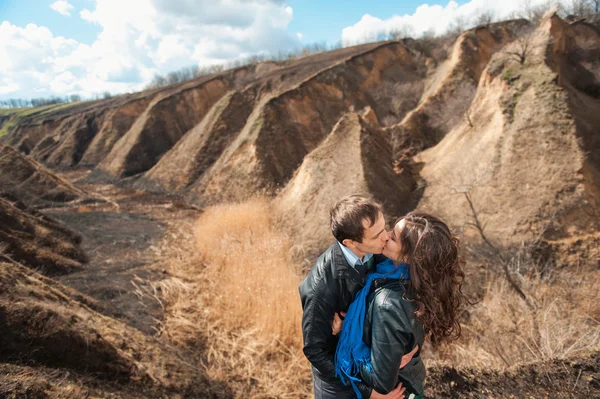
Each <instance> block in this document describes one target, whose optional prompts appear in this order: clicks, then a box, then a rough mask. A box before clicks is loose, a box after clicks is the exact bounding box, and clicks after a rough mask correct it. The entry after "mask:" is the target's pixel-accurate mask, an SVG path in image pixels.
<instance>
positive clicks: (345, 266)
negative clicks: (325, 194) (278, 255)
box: [299, 195, 404, 399]
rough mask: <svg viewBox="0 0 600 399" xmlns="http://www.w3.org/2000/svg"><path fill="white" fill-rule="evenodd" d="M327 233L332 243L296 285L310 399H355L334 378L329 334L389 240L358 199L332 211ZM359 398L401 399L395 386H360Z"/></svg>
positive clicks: (374, 212)
mask: <svg viewBox="0 0 600 399" xmlns="http://www.w3.org/2000/svg"><path fill="white" fill-rule="evenodd" d="M331 232H332V233H333V236H334V237H335V238H336V240H337V242H336V243H334V244H333V245H332V246H331V247H329V249H327V250H326V251H325V252H324V253H323V254H322V255H321V256H320V257H319V259H317V262H316V263H315V265H314V266H313V268H312V270H311V271H310V273H309V274H308V276H306V278H305V279H304V281H302V284H300V288H299V289H300V299H301V300H302V311H303V313H302V335H303V338H304V354H305V355H306V357H307V358H308V360H309V361H310V362H311V364H312V372H313V383H314V393H315V399H333V398H348V399H350V398H355V393H354V391H353V390H352V387H351V386H350V385H348V386H345V385H344V384H342V382H341V381H340V380H339V378H338V377H336V375H335V363H334V358H335V349H336V345H337V341H338V337H337V336H336V335H333V334H332V322H333V319H334V315H335V314H336V313H337V314H344V312H346V311H347V310H348V307H349V306H350V303H352V301H353V300H354V297H355V296H356V293H357V292H358V291H359V290H360V289H361V288H362V287H363V285H364V281H365V279H364V276H365V275H366V273H367V272H368V271H369V269H370V268H372V269H371V270H374V264H375V262H376V260H375V259H374V258H373V254H381V251H383V248H384V247H385V244H386V243H387V241H388V239H389V236H388V233H387V232H386V230H385V219H384V216H383V212H382V209H381V206H380V205H379V204H377V203H376V202H374V201H373V200H371V199H369V198H365V197H361V196H356V195H354V196H349V197H346V198H343V199H342V200H340V201H339V202H338V203H336V204H335V205H334V206H333V207H332V208H331ZM359 389H360V392H361V394H362V396H363V398H373V399H378V398H394V399H395V398H402V397H404V396H403V392H404V389H402V387H401V386H400V385H399V386H398V387H397V388H396V389H394V390H393V391H392V392H390V393H389V394H388V395H385V396H384V395H381V394H379V393H377V392H376V391H374V390H373V389H371V388H370V387H368V386H367V385H365V384H359Z"/></svg>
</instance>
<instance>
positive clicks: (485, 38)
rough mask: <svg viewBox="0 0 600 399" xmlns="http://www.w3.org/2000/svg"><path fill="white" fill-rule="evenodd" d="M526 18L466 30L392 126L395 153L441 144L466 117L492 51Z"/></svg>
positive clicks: (521, 26)
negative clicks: (412, 106) (416, 99)
mask: <svg viewBox="0 0 600 399" xmlns="http://www.w3.org/2000/svg"><path fill="white" fill-rule="evenodd" d="M528 25H529V23H528V22H527V21H526V20H515V21H505V22H499V23H494V24H490V25H485V26H480V27H477V28H475V29H471V30H468V31H466V32H464V33H462V34H461V35H460V36H459V38H458V39H457V40H456V42H455V44H454V48H453V49H452V55H451V57H450V59H449V60H447V61H446V63H445V64H444V65H442V66H441V67H440V68H439V69H438V70H437V71H436V73H435V75H434V76H433V77H432V78H431V79H430V81H429V82H428V87H427V88H426V89H425V93H424V94H423V97H422V99H421V101H420V102H419V104H418V106H417V107H416V108H415V109H413V110H412V111H410V112H409V113H408V114H407V115H406V117H405V118H404V119H403V120H402V122H401V123H399V124H398V125H395V126H393V127H391V128H390V131H391V134H392V135H393V137H394V148H395V156H396V157H401V156H402V155H404V154H406V155H414V154H415V153H417V152H418V151H421V150H423V149H425V148H429V147H431V146H433V145H435V144H437V143H438V142H439V141H440V140H441V139H442V138H443V137H444V136H445V135H446V134H447V133H448V132H449V131H450V130H451V129H452V128H453V127H454V126H456V125H457V124H458V123H460V122H461V120H462V119H463V118H464V115H465V111H466V110H467V109H468V108H469V105H470V104H471V101H472V99H473V97H474V96H475V92H476V90H477V84H478V82H479V78H480V76H481V73H482V72H483V70H484V69H485V67H486V66H487V64H488V62H489V60H490V58H491V57H492V55H493V54H494V53H495V52H497V51H498V50H500V49H501V48H502V47H503V46H504V45H506V44H507V43H508V42H510V41H511V40H513V39H514V38H515V37H516V36H517V35H519V34H521V32H522V31H523V30H524V29H526V28H527V26H528Z"/></svg>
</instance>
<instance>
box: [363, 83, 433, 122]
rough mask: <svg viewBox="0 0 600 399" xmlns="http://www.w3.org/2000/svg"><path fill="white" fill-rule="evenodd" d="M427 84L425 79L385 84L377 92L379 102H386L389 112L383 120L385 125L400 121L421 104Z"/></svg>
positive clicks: (376, 96)
mask: <svg viewBox="0 0 600 399" xmlns="http://www.w3.org/2000/svg"><path fill="white" fill-rule="evenodd" d="M424 87H425V84H424V82H423V80H413V81H408V82H406V81H404V82H398V83H394V84H391V85H384V86H383V87H382V88H381V89H380V90H378V91H377V92H376V93H375V96H374V97H375V100H376V102H377V103H378V104H386V105H387V108H388V109H387V112H386V115H385V116H384V117H383V118H382V120H381V122H382V123H383V125H384V126H390V125H393V124H395V123H398V122H400V121H401V120H402V118H404V116H405V115H406V114H407V113H408V112H409V111H411V110H412V109H413V108H415V107H416V106H417V104H419V100H420V99H421V95H422V94H423V89H424Z"/></svg>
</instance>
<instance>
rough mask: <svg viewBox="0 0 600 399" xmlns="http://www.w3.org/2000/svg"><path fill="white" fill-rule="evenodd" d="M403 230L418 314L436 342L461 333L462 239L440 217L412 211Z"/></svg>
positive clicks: (405, 257) (401, 235)
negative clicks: (460, 241)
mask: <svg viewBox="0 0 600 399" xmlns="http://www.w3.org/2000/svg"><path fill="white" fill-rule="evenodd" d="M403 219H404V225H403V226H402V228H401V229H400V231H399V240H400V254H399V260H401V261H403V262H407V263H408V264H409V265H410V293H411V294H412V295H413V296H414V300H415V302H416V304H417V310H416V312H415V316H416V317H417V318H418V319H419V320H420V321H421V322H422V323H423V326H424V327H425V329H426V330H427V331H428V335H429V339H430V341H431V343H432V344H433V345H434V346H437V345H439V344H440V343H441V342H443V341H452V340H454V339H457V338H458V337H459V336H460V333H461V328H460V324H459V323H458V313H459V309H460V308H461V306H462V305H463V303H464V302H465V295H464V294H463V292H462V290H461V287H462V283H463V280H464V278H465V274H464V272H463V270H462V268H461V265H460V259H459V256H458V252H459V240H458V238H457V237H456V236H454V235H453V234H452V232H451V231H450V229H449V228H448V226H447V225H446V224H445V223H444V222H442V221H441V220H440V219H438V218H437V217H435V216H433V215H430V214H427V213H423V212H411V213H409V214H408V215H406V216H405V217H404V218H403Z"/></svg>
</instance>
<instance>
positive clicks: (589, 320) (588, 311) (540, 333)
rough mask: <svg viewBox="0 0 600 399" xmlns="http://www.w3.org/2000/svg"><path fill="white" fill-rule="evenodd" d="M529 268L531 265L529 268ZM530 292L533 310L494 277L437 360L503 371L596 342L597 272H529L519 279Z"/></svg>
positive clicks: (599, 314) (599, 331)
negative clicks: (456, 334) (458, 334)
mask: <svg viewBox="0 0 600 399" xmlns="http://www.w3.org/2000/svg"><path fill="white" fill-rule="evenodd" d="M530 266H531V265H530ZM520 282H521V284H522V286H523V287H524V289H526V290H527V292H529V293H535V299H536V303H537V308H536V309H532V308H531V307H530V306H528V305H527V303H526V302H525V301H524V300H523V299H522V298H521V297H520V296H519V295H518V294H517V293H516V292H515V291H514V290H513V289H512V288H511V287H510V284H509V283H508V282H507V281H506V280H505V279H503V278H501V277H498V276H497V275H496V274H490V275H489V277H488V279H487V281H486V282H485V283H484V286H485V287H486V288H485V294H484V296H483V298H482V299H481V301H480V302H479V303H478V304H476V305H474V306H473V307H472V308H470V309H468V310H467V314H468V316H467V317H465V320H468V321H465V322H464V323H463V324H462V327H463V335H462V337H461V338H460V339H459V340H458V341H457V342H455V343H453V344H452V345H451V346H446V347H444V348H442V349H441V350H440V352H439V353H438V354H436V357H439V358H440V359H443V360H446V361H449V362H451V364H452V365H454V366H468V367H485V368H487V367H492V368H497V369H504V368H509V367H513V366H516V365H518V364H524V363H527V362H531V361H539V360H549V359H564V358H567V357H570V356H574V355H577V354H578V353H583V352H585V351H587V350H590V349H593V348H594V347H596V346H597V345H598V343H599V342H600V321H599V318H600V305H599V304H600V295H599V291H598V289H596V288H595V287H597V286H598V284H600V273H599V272H598V271H597V270H595V271H592V270H573V271H567V270H564V271H560V272H558V271H557V272H553V273H551V274H549V275H547V276H546V277H542V276H541V275H540V274H539V273H532V274H530V275H528V276H527V277H524V278H522V279H521V280H520Z"/></svg>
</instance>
